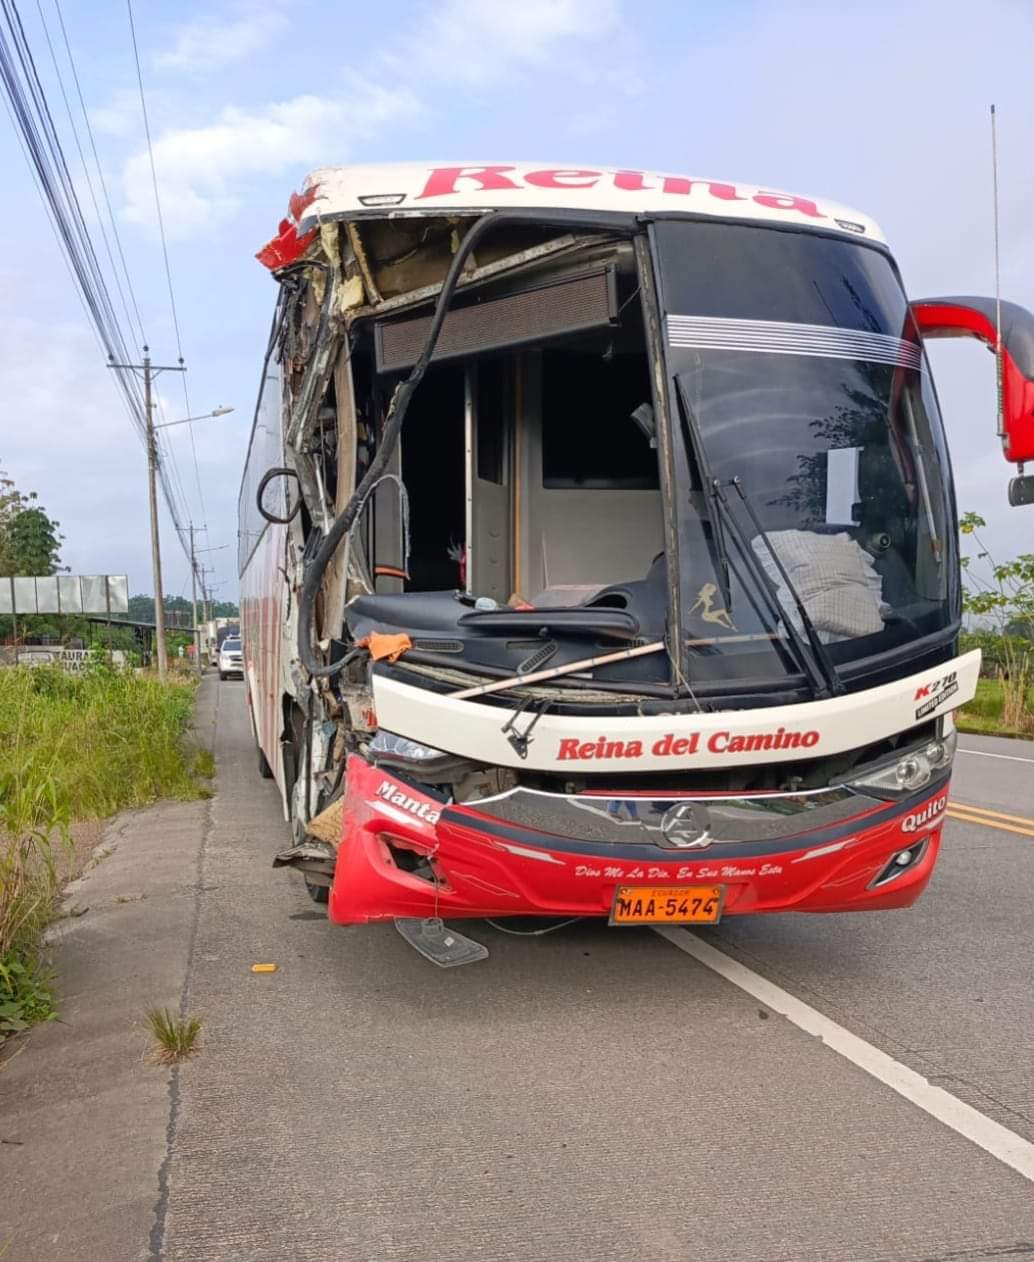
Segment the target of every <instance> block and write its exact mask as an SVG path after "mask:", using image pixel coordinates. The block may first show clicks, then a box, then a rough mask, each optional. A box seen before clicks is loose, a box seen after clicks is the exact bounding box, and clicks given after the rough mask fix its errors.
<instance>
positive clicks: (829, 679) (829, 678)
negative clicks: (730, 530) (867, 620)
mask: <svg viewBox="0 0 1034 1262" xmlns="http://www.w3.org/2000/svg"><path fill="white" fill-rule="evenodd" d="M730 485H731V486H732V488H733V490H734V491H735V492H736V494H737V495H738V496H739V497H740V502H741V503H742V505H743V507H744V508H745V509H746V510H747V516H748V517H749V518H750V520H751V521H752V522H753V524H754V529H755V530H756V531H757V532H758V536H759V537H760V538H761V539H762V540H764V544H765V547H766V548H767V549H768V555H769V556H770V557H771V558H772V560H773V561H774V562H775V566H776V569H777V570H778V571H779V577H780V578H781V579H782V580H783V586H784V587H785V588H786V590H787V592H788V593H789V595H790V598H791V599H792V600H793V603H794V605H795V606H796V607H797V613H798V615H799V616H800V619H801V626H802V627H804V630H805V633H806V635H807V637H808V643H809V644H810V645H811V650H812V652H813V653H814V654H815V661H816V662H817V663H818V665H819V669H820V670H821V672H822V678H823V679H824V681H825V684H826V687H827V688H828V690H829V692H830V693H832V695H833V696H840V695H842V694H843V692H844V685H843V682H842V680H841V678H840V676H839V675H838V674H837V668H836V667H835V666H834V665H833V659H832V658H831V657H830V655H829V650H828V649H827V648H826V646H825V645H824V644H823V643H822V639H821V637H820V635H819V633H818V630H817V629H816V627H815V623H814V622H812V620H811V614H809V613H808V611H807V609H806V608H805V607H804V601H803V600H802V599H801V594H800V592H799V591H798V590H797V588H796V586H795V584H794V582H793V580H792V579H791V578H790V575H789V574H788V573H787V572H786V566H785V565H783V562H782V561H781V559H780V557H779V553H778V552H777V551H776V550H775V548H773V547H772V541H771V539H769V537H768V531H767V530H766V529H765V528H764V526H762V524H761V520H760V518H759V517H758V515H757V513H756V512H755V511H754V506H753V505H752V504H751V502H750V500H749V499H747V495H746V492H745V491H744V489H743V480H742V479H741V478H739V477H735V478H733V479H732V481H731V483H730ZM729 518H730V520H732V521H735V518H734V517H733V514H732V512H731V510H730V512H729ZM751 551H752V552H753V549H751ZM755 555H756V554H755ZM783 625H784V626H785V627H786V629H787V630H788V631H789V630H790V628H791V627H793V619H792V618H790V617H789V616H788V615H787V614H786V612H785V611H784V614H783ZM794 630H795V631H796V627H794Z"/></svg>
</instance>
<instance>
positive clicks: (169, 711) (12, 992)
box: [0, 660, 212, 1043]
mask: <svg viewBox="0 0 1034 1262" xmlns="http://www.w3.org/2000/svg"><path fill="white" fill-rule="evenodd" d="M193 696H194V687H193V683H192V682H182V683H180V682H173V683H168V684H163V683H161V682H160V681H159V680H157V679H155V678H149V677H147V676H143V675H137V674H133V673H131V672H120V671H117V670H113V669H111V668H110V667H109V666H107V665H105V664H104V662H103V660H98V661H96V662H91V663H90V665H89V667H88V668H87V670H86V671H84V673H83V674H81V675H69V674H66V673H64V672H63V671H61V670H60V669H58V668H54V667H42V666H41V667H33V668H29V667H11V668H5V669H2V670H0V1043H2V1042H3V1040H4V1038H5V1037H6V1035H7V1034H10V1033H11V1032H12V1031H13V1030H17V1029H20V1028H23V1025H24V1024H29V1023H30V1022H32V1021H37V1020H41V1019H44V1018H46V1017H47V1016H49V1015H50V1014H51V1012H52V1001H51V998H50V990H49V976H48V974H47V973H46V972H45V970H43V969H42V967H41V966H40V965H39V964H38V962H37V957H36V948H37V944H38V942H39V939H40V936H41V934H42V932H43V930H44V928H45V927H46V925H47V923H48V922H49V921H50V920H51V919H52V918H53V915H54V910H55V901H56V897H57V893H58V885H59V877H58V872H57V865H55V862H54V858H55V851H54V847H55V846H56V845H61V844H67V843H68V836H69V834H68V829H69V825H70V824H71V823H72V822H73V821H75V820H85V819H102V818H104V817H106V816H109V815H114V814H115V813H116V812H117V811H120V810H123V809H125V808H126V807H132V806H143V805H146V804H147V803H149V802H153V801H154V800H155V799H157V798H159V797H178V798H192V797H198V796H199V795H200V794H201V793H202V792H207V790H201V789H200V787H199V786H198V784H197V780H196V777H197V776H199V775H208V774H210V772H211V770H212V763H211V755H210V754H207V751H198V752H195V751H193V750H190V749H188V748H187V747H186V733H187V728H188V725H189V722H190V714H191V709H192V705H193ZM205 754H207V759H206V758H205V757H204V756H203V755H205Z"/></svg>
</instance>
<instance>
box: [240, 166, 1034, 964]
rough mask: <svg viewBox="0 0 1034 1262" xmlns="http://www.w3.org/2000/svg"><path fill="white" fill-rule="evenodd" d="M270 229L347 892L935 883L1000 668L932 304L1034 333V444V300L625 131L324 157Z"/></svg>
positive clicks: (276, 489) (259, 547)
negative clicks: (975, 707)
mask: <svg viewBox="0 0 1034 1262" xmlns="http://www.w3.org/2000/svg"><path fill="white" fill-rule="evenodd" d="M259 258H260V259H261V261H262V262H263V263H265V265H266V266H267V267H269V268H270V270H271V271H272V274H273V276H274V278H275V280H276V281H277V282H278V285H279V301H278V303H277V308H276V314H275V318H274V321H273V326H272V330H271V334H270V339H269V345H268V349H267V354H266V358H265V364H264V369H263V377H262V387H261V392H260V397H259V404H258V408H257V411H256V419H255V428H254V432H253V435H252V440H251V446H250V450H249V454H248V461H247V467H246V469H245V473H244V479H243V483H242V487H241V495H240V571H241V588H242V609H241V628H242V633H243V640H244V651H245V660H246V667H247V669H246V678H247V692H248V700H249V704H250V706H251V713H252V718H253V722H254V729H255V735H256V742H257V745H258V751H259V752H258V759H259V764H260V768H261V770H262V771H263V773H264V774H267V775H272V776H273V777H275V779H276V781H277V783H278V785H279V787H280V790H281V793H282V795H283V803H284V811H285V815H286V817H287V818H288V819H289V820H290V821H291V822H292V825H293V828H294V835H295V845H294V846H292V847H291V849H290V850H288V851H286V852H285V853H284V854H283V855H281V856H279V860H278V861H279V862H281V863H283V864H286V865H288V866H294V867H297V868H300V869H301V870H302V872H303V874H304V876H305V879H306V882H307V884H308V885H309V888H310V891H311V892H312V893H313V896H314V897H317V898H320V899H327V900H328V902H329V906H328V912H329V917H330V919H331V920H332V921H334V922H335V923H338V924H354V923H359V922H366V921H377V920H384V919H391V918H394V919H396V920H397V921H398V922H400V925H401V926H402V927H403V928H404V931H407V930H406V927H408V931H407V932H408V936H410V937H411V940H415V941H416V943H417V945H421V946H422V947H423V946H426V945H427V942H428V941H431V940H432V939H433V938H434V933H435V926H439V927H440V925H441V920H442V918H445V919H452V920H455V919H457V918H462V917H483V918H497V917H504V916H527V915H533V916H551V917H565V918H566V917H574V916H595V917H603V918H608V919H609V920H610V922H611V923H612V924H615V925H622V924H642V923H656V922H665V923H701V922H704V923H713V922H714V921H716V920H717V919H718V918H719V917H721V916H734V915H746V914H753V913H758V912H774V911H786V910H795V911H848V910H863V909H867V908H868V909H875V908H891V907H904V906H907V905H908V904H910V903H912V902H913V901H914V900H915V899H916V898H917V897H918V896H919V894H920V893H921V892H922V890H923V888H924V887H925V885H926V884H927V882H928V881H929V879H930V874H931V872H932V870H933V867H934V864H935V862H936V859H937V851H938V847H939V844H940V833H941V826H942V822H943V816H944V809H945V805H946V803H947V799H948V785H949V779H950V775H951V766H952V757H953V751H954V746H955V736H954V730H953V723H952V711H953V710H954V709H955V708H956V707H958V706H959V705H962V704H964V703H965V702H966V701H968V700H969V699H970V698H971V697H972V696H973V694H974V691H975V688H976V681H977V674H978V669H979V655H978V654H976V653H967V654H964V655H961V656H960V655H959V652H958V637H959V631H960V625H961V597H960V570H959V557H958V550H957V529H956V508H955V500H954V493H953V489H952V476H951V467H950V463H949V457H948V451H947V447H946V443H945V436H944V432H943V428H942V424H941V418H940V413H939V410H938V405H937V398H936V394H935V392H934V387H933V382H932V379H931V374H930V369H929V364H928V360H927V356H926V351H925V348H924V341H925V339H927V338H931V337H940V336H952V335H957V334H967V335H972V336H975V337H977V338H980V339H982V340H983V341H984V342H985V343H986V344H987V345H988V346H989V347H991V348H992V350H995V351H996V353H997V355H998V359H999V367H1000V381H1001V392H1000V393H1001V406H1000V409H999V415H1000V425H999V430H1000V433H1001V441H1002V443H1003V448H1004V454H1005V456H1006V458H1007V459H1008V460H1009V461H1011V462H1013V463H1014V464H1018V465H1020V466H1021V468H1020V473H1021V474H1022V462H1023V461H1024V460H1028V459H1034V320H1032V319H1031V317H1030V316H1029V315H1028V314H1027V313H1026V312H1025V311H1023V310H1021V309H1020V308H1018V307H1015V306H1013V305H1011V304H1009V303H1003V304H1001V305H1000V306H998V305H996V304H995V303H994V302H992V301H990V300H987V299H980V298H940V299H933V300H922V301H914V300H913V301H911V302H910V301H909V299H908V297H907V296H906V291H905V289H904V287H903V284H902V281H901V278H900V275H899V273H898V269H897V267H896V265H895V263H894V259H893V257H892V255H891V253H890V251H889V249H888V247H887V244H886V242H885V241H884V238H883V236H882V234H881V232H880V229H879V227H878V226H877V225H876V224H875V223H874V222H873V220H871V219H870V218H868V217H867V216H866V215H864V214H861V213H859V212H857V211H853V210H849V209H846V208H844V207H841V206H837V205H834V204H832V203H829V202H826V201H824V200H821V199H813V198H807V197H800V196H796V195H791V194H786V193H781V192H776V191H772V190H769V189H765V188H756V187H752V186H748V185H743V184H730V183H723V182H718V181H714V180H703V179H691V178H689V177H685V176H676V175H664V174H657V173H652V172H642V171H632V170H604V169H602V168H598V167H585V168H557V167H550V166H546V165H541V166H534V165H528V164H518V163H488V164H467V165H462V164H461V165H452V166H442V165H419V164H414V165H403V166H368V167H341V168H325V169H322V170H318V171H316V172H314V174H313V175H312V176H310V177H309V179H308V180H307V181H306V184H305V186H304V190H303V192H302V193H301V194H299V195H296V196H295V197H293V198H292V199H291V205H290V214H289V217H288V218H286V219H285V220H283V221H282V222H281V224H280V229H279V232H278V235H277V236H276V237H275V238H274V239H273V240H272V241H271V242H270V243H269V244H268V245H267V246H266V247H265V248H264V249H263V250H262V251H261V252H260V254H259ZM988 403H989V408H988V410H989V414H990V412H991V401H990V400H989V401H988ZM989 427H990V422H989ZM1032 484H1034V479H1031V478H1029V477H1027V478H1024V477H1022V476H1020V477H1017V478H1015V479H1014V480H1013V482H1012V485H1011V491H1010V495H1011V498H1012V500H1013V502H1014V503H1017V504H1018V503H1024V502H1030V501H1031V500H1032V499H1034V485H1032ZM421 935H423V936H421ZM446 937H447V938H448V941H450V942H455V940H456V937H455V935H453V936H449V935H446ZM459 939H460V940H461V941H464V939H462V935H459ZM441 940H442V941H444V940H445V939H444V938H442V939H441ZM440 945H441V944H440V942H439V943H438V945H437V946H436V945H435V944H434V942H433V941H432V945H431V947H430V948H429V950H428V953H429V954H431V955H432V956H434V955H435V953H436V952H438V956H439V958H440V959H441V957H442V952H444V948H441V950H439V947H440Z"/></svg>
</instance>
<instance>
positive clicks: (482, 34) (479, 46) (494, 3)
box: [386, 0, 619, 84]
mask: <svg viewBox="0 0 1034 1262" xmlns="http://www.w3.org/2000/svg"><path fill="white" fill-rule="evenodd" d="M618 19H619V14H618V4H617V0H520V2H519V3H503V2H502V0H445V3H444V4H441V5H439V6H437V7H436V8H434V9H433V10H427V11H426V13H425V17H424V21H423V22H422V23H420V24H419V25H418V27H417V29H416V31H415V32H414V34H413V35H412V36H411V38H410V39H409V40H408V41H406V42H405V45H404V48H403V49H402V50H401V51H400V52H397V53H393V54H390V55H389V56H388V57H386V60H387V61H388V62H389V63H390V64H391V65H392V66H394V67H395V68H396V69H404V70H405V72H406V73H407V74H410V75H413V74H419V75H424V76H427V77H428V78H443V79H449V80H452V81H455V80H461V81H464V82H466V83H472V84H484V83H489V82H492V81H494V80H495V79H497V78H498V77H499V76H500V75H501V74H506V73H508V72H511V71H513V70H514V69H516V68H525V69H526V68H536V67H541V66H543V65H544V64H545V63H546V62H548V61H549V60H550V59H551V58H552V57H553V56H554V55H555V54H556V52H557V50H558V48H559V47H560V46H562V45H563V44H565V43H567V42H569V41H572V40H582V41H585V40H589V41H598V40H602V39H603V38H605V37H606V36H608V35H611V34H613V32H614V30H615V28H616V27H617V25H618Z"/></svg>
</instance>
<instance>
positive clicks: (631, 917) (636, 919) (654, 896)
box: [610, 885, 725, 925]
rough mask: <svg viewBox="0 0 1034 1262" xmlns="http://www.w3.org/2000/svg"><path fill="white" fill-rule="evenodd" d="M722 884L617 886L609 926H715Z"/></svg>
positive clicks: (721, 901) (721, 898) (717, 919)
mask: <svg viewBox="0 0 1034 1262" xmlns="http://www.w3.org/2000/svg"><path fill="white" fill-rule="evenodd" d="M724 898H725V886H724V885H619V886H618V887H617V889H615V891H614V903H613V905H612V906H611V909H610V923H611V924H612V925H714V924H717V923H718V921H719V920H720V919H721V915H722V903H723V901H724Z"/></svg>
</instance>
